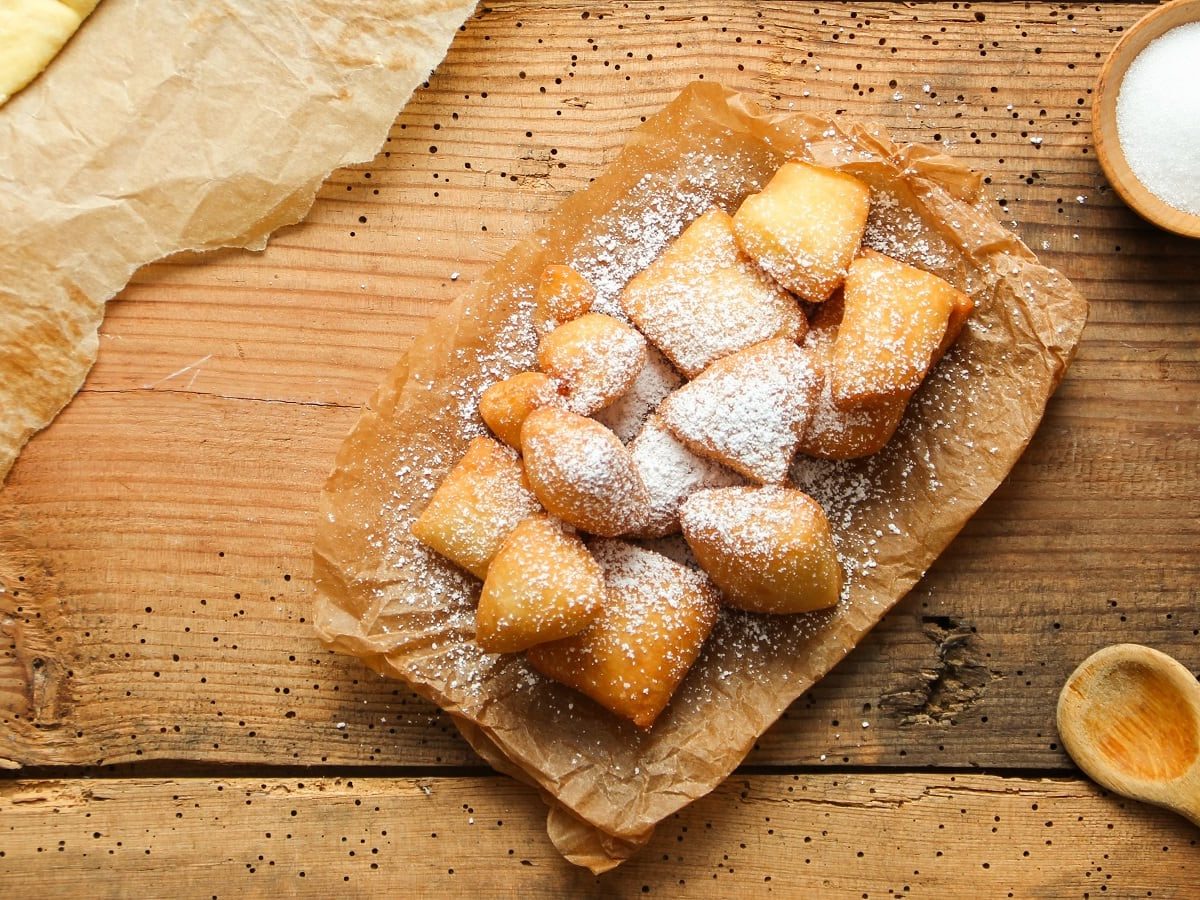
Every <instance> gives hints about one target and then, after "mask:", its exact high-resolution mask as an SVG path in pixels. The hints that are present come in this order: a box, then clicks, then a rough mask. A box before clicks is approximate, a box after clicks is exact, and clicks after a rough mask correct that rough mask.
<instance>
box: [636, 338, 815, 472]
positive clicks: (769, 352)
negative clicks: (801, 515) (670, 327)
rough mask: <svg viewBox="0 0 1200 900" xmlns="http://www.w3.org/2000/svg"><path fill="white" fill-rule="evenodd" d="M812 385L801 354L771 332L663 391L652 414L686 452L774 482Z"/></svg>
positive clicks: (803, 418)
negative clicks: (767, 338) (672, 390)
mask: <svg viewBox="0 0 1200 900" xmlns="http://www.w3.org/2000/svg"><path fill="white" fill-rule="evenodd" d="M817 387H818V385H817V380H816V376H815V374H814V372H813V370H812V365H811V363H810V360H809V357H808V354H807V353H805V352H804V351H803V350H801V349H800V348H799V347H797V346H796V345H795V344H794V343H793V342H792V341H790V340H788V339H787V338H776V339H775V340H771V341H764V342H763V343H761V344H755V345H754V346H753V347H748V348H746V349H745V350H741V351H739V352H737V353H735V354H733V355H732V356H727V357H725V358H724V359H719V360H717V361H716V362H715V363H713V364H712V365H711V366H709V367H708V368H707V369H706V370H705V371H704V372H703V373H702V374H701V375H700V376H699V377H698V378H695V379H694V380H692V381H690V382H688V383H687V384H685V385H684V386H683V387H681V388H680V389H679V390H677V391H676V392H675V393H673V394H671V396H669V397H667V399H666V400H664V401H663V402H662V405H661V406H660V407H659V409H658V414H659V415H660V416H662V420H663V422H664V424H666V426H667V428H669V429H670V430H671V433H672V434H674V435H675V437H677V438H679V440H681V441H682V442H683V443H684V444H686V445H687V447H688V449H690V450H691V451H692V452H693V453H697V454H699V455H700V456H704V457H706V458H708V459H712V460H715V461H717V462H719V463H721V464H722V465H725V466H728V467H729V468H731V469H733V470H734V471H735V472H740V473H741V474H742V475H745V476H746V477H747V478H751V479H753V480H755V481H758V482H760V483H762V484H779V483H781V482H782V481H783V480H784V479H785V478H786V477H787V471H788V465H789V464H790V463H791V460H792V456H793V455H794V454H795V452H796V446H797V444H798V443H799V442H800V435H801V434H802V433H803V431H804V428H805V426H806V425H807V424H808V420H809V417H810V416H811V415H812V410H813V405H814V403H815V401H816V392H817Z"/></svg>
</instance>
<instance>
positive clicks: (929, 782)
mask: <svg viewBox="0 0 1200 900" xmlns="http://www.w3.org/2000/svg"><path fill="white" fill-rule="evenodd" d="M541 812H542V807H541V801H540V800H538V799H537V798H536V797H535V796H534V795H532V794H531V793H530V792H529V791H527V790H524V789H522V788H521V787H519V786H518V785H516V784H515V783H514V782H511V781H509V780H507V779H505V778H500V777H491V778H480V777H475V778H467V777H459V778H435V777H425V778H357V777H355V778H327V777H321V776H317V777H314V778H303V777H302V778H289V779H281V778H221V777H213V778H191V779H189V778H182V779H151V778H143V779H137V780H116V779H101V780H91V781H78V780H66V781H64V780H58V781H20V782H14V783H11V784H4V783H0V853H3V854H5V856H4V857H3V861H4V862H5V863H6V864H7V865H6V868H5V869H4V870H0V887H6V886H16V880H15V879H11V880H8V879H6V877H5V875H6V873H12V872H16V871H26V872H31V871H34V870H36V871H38V872H39V879H40V884H39V887H40V888H41V889H42V890H44V891H45V892H46V893H64V894H65V893H68V892H71V891H74V890H77V889H78V888H79V887H80V886H81V885H87V886H88V888H89V889H88V891H87V896H89V897H105V896H111V897H127V896H152V897H172V898H176V897H178V898H191V897H196V898H200V897H206V898H207V897H214V896H216V897H220V898H223V897H247V896H264V895H268V894H269V895H272V896H281V895H282V896H307V897H321V898H328V897H334V896H343V895H344V896H385V895H386V896H397V897H421V896H430V895H434V894H445V895H449V896H455V897H491V896H511V897H521V898H542V897H544V898H555V900H558V898H563V897H578V896H583V895H588V894H598V893H603V894H605V895H607V896H630V897H632V896H640V895H642V894H651V895H655V896H660V897H661V896H674V895H686V896H689V897H693V896H695V897H714V898H718V897H720V898H727V897H732V896H745V895H747V894H750V893H751V892H753V893H757V894H762V895H767V894H782V895H783V896H807V897H829V896H852V897H861V896H863V895H864V894H865V895H866V896H867V897H868V898H870V897H884V896H891V895H895V896H906V895H911V896H918V897H924V896H931V895H941V896H949V897H961V896H964V893H963V892H964V888H965V885H966V884H968V883H969V884H970V890H971V893H972V894H974V895H976V896H983V897H1005V896H1013V897H1021V898H1025V897H1033V896H1039V897H1083V896H1088V895H1089V894H1090V896H1092V897H1102V896H1112V897H1145V896H1147V895H1151V896H1154V897H1161V896H1172V894H1171V893H1170V892H1164V891H1163V890H1162V886H1163V885H1164V884H1174V885H1180V886H1182V885H1193V886H1194V885H1196V884H1200V853H1198V852H1197V850H1196V846H1195V845H1196V841H1195V837H1196V834H1195V829H1194V828H1193V827H1192V826H1190V825H1189V824H1188V823H1186V822H1185V821H1183V820H1182V819H1172V818H1164V817H1161V816H1157V815H1154V814H1152V813H1151V812H1150V811H1149V808H1148V807H1143V806H1139V805H1137V804H1135V803H1128V804H1119V803H1116V802H1114V801H1112V800H1111V799H1108V798H1105V797H1103V796H1102V795H1101V794H1100V792H1099V790H1098V789H1097V788H1095V787H1094V786H1092V785H1091V784H1090V783H1087V782H1081V781H1076V780H1073V779H1052V780H1051V779H1028V778H1025V779H1021V778H992V777H987V776H980V775H957V776H956V775H938V774H936V773H933V774H922V775H912V774H905V775H900V774H886V775H857V774H856V775H837V774H830V773H821V774H815V775H803V776H801V775H753V776H745V777H743V776H740V775H735V776H734V777H733V778H731V779H730V780H729V781H727V782H726V783H725V784H724V785H722V786H721V787H720V788H718V789H717V790H716V791H715V792H714V793H713V794H711V795H709V796H708V797H705V798H704V799H702V800H700V801H698V802H697V803H695V804H693V805H692V806H690V807H688V808H687V809H686V810H684V811H683V812H681V813H680V814H678V815H677V816H674V817H672V818H671V819H669V820H668V821H666V822H664V823H663V824H662V825H661V826H660V828H659V830H658V832H657V834H656V835H655V837H654V840H653V842H652V843H651V844H650V845H649V846H648V847H646V848H645V850H644V851H643V852H642V853H641V854H639V855H638V856H637V857H635V858H634V859H633V860H631V861H630V862H629V863H627V864H626V865H624V866H622V867H621V868H619V869H617V870H615V871H614V872H612V873H609V874H606V875H604V876H601V877H599V878H597V877H595V876H593V875H590V874H589V873H588V872H587V871H586V870H584V869H579V868H576V867H573V866H569V865H566V864H564V863H563V862H562V859H561V858H560V857H558V855H557V854H556V853H555V851H554V849H553V848H552V847H551V846H550V845H549V842H548V841H547V840H546V837H545V833H544V830H543V828H542V826H541V822H540V819H541ZM214 835H219V838H218V839H214ZM98 873H103V874H111V875H119V882H118V881H117V880H116V879H112V880H109V879H103V878H101V879H97V877H96V876H97V874H98ZM968 878H969V879H970V881H969V882H967V881H966V879H968ZM6 882H7V883H6ZM26 890H28V888H26ZM1175 896H1183V895H1182V894H1176V895H1175Z"/></svg>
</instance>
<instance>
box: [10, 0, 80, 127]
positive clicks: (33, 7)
mask: <svg viewBox="0 0 1200 900" xmlns="http://www.w3.org/2000/svg"><path fill="white" fill-rule="evenodd" d="M99 2H100V0H0V105H2V104H4V103H5V102H7V101H8V98H9V97H11V96H12V95H13V94H15V93H16V92H17V91H19V90H20V89H21V88H23V87H25V85H27V84H29V82H31V81H33V79H35V78H36V77H37V76H38V75H39V74H41V72H42V70H43V69H45V68H46V66H48V65H50V61H51V60H52V59H54V57H55V56H57V55H58V51H59V50H61V49H62V48H63V46H64V45H65V44H66V43H67V41H69V40H70V39H71V35H73V34H74V33H75V31H76V30H77V29H78V28H79V26H80V25H81V24H83V20H84V19H86V18H87V17H88V14H89V13H90V12H91V11H92V10H93V9H95V8H96V4H97V3H99Z"/></svg>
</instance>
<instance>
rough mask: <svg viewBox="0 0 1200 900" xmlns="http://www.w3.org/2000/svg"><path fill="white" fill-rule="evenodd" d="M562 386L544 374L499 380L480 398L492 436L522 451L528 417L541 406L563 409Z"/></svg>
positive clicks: (481, 413) (517, 375)
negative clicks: (524, 428)
mask: <svg viewBox="0 0 1200 900" xmlns="http://www.w3.org/2000/svg"><path fill="white" fill-rule="evenodd" d="M564 402H565V397H564V396H563V394H562V391H561V385H560V384H559V383H558V382H557V381H555V380H554V379H553V378H551V377H550V376H549V375H547V374H545V373H544V372H518V373H517V374H516V375H513V376H511V377H509V378H505V379H504V380H503V381H497V382H496V383H495V384H493V385H491V386H490V387H489V388H488V389H487V390H485V391H484V392H483V395H482V396H481V397H480V398H479V415H480V416H481V417H482V418H483V421H484V422H485V423H486V424H487V427H488V428H490V429H492V434H494V435H496V437H498V438H500V440H502V441H504V443H506V444H508V446H510V447H515V448H516V449H518V450H520V449H521V426H522V425H523V424H525V417H526V416H528V415H529V414H530V413H531V412H533V411H534V410H535V409H537V408H538V407H541V406H562V405H563V403H564Z"/></svg>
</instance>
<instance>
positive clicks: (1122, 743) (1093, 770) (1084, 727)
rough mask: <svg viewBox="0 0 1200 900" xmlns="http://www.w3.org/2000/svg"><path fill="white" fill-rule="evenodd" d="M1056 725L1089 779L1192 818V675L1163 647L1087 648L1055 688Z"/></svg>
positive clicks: (1199, 724)
mask: <svg viewBox="0 0 1200 900" xmlns="http://www.w3.org/2000/svg"><path fill="white" fill-rule="evenodd" d="M1058 731H1059V734H1060V735H1061V737H1062V742H1063V746H1064V747H1065V748H1066V750H1067V752H1068V753H1069V754H1070V755H1071V757H1072V758H1073V759H1074V760H1075V762H1076V764H1077V765H1078V766H1079V768H1081V769H1082V770H1083V771H1084V772H1085V773H1087V774H1088V775H1089V776H1090V777H1091V778H1092V779H1093V780H1094V781H1096V782H1097V783H1099V784H1101V785H1103V786H1104V787H1106V788H1108V789H1109V790H1112V791H1115V792H1116V793H1118V794H1123V795H1125V796H1127V797H1132V798H1134V799H1135V800H1143V801H1145V802H1147V803H1153V804H1156V805H1158V806H1164V807H1166V808H1168V809H1171V810H1174V811H1175V812H1178V813H1180V814H1181V815H1183V816H1186V817H1187V818H1189V819H1191V820H1192V821H1193V822H1194V823H1196V824H1197V825H1200V683H1198V682H1197V681H1196V679H1195V678H1194V677H1192V673H1191V672H1189V671H1188V670H1187V669H1185V668H1184V667H1183V666H1182V665H1180V664H1179V663H1178V662H1176V661H1175V660H1174V659H1172V658H1171V657H1169V656H1167V655H1166V654H1165V653H1160V652H1159V651H1157V650H1152V649H1151V648H1149V647H1143V646H1141V645H1139V644H1116V645H1114V646H1112V647H1105V648H1104V649H1103V650H1100V651H1098V652H1096V653H1093V654H1092V655H1091V656H1089V657H1088V658H1087V659H1085V660H1084V661H1083V662H1082V663H1081V664H1080V665H1079V668H1077V669H1076V670H1075V671H1074V672H1073V673H1072V674H1071V677H1070V678H1068V679H1067V683H1066V684H1065V685H1064V686H1063V689H1062V693H1060V694H1059V697H1058Z"/></svg>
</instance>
